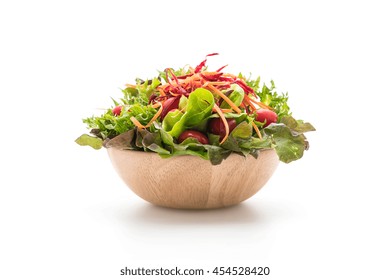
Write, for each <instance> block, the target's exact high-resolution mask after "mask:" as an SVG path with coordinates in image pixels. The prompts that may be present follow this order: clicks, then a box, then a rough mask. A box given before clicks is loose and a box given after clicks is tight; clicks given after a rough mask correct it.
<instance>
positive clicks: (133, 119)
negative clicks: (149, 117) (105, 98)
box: [130, 116, 145, 129]
mask: <svg viewBox="0 0 390 280" xmlns="http://www.w3.org/2000/svg"><path fill="white" fill-rule="evenodd" d="M130 120H131V121H132V122H133V124H134V125H135V126H136V127H138V128H141V129H142V128H145V126H144V125H143V124H142V123H140V122H139V121H138V120H137V119H136V118H135V117H134V116H132V117H131V118H130Z"/></svg>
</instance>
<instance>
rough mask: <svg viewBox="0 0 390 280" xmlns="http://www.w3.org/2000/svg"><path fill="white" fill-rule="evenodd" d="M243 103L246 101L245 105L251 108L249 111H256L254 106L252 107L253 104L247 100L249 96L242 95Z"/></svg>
mask: <svg viewBox="0 0 390 280" xmlns="http://www.w3.org/2000/svg"><path fill="white" fill-rule="evenodd" d="M244 101H246V104H247V105H249V107H251V109H252V110H253V111H256V107H255V105H253V103H251V102H250V98H249V96H248V95H246V94H245V95H244Z"/></svg>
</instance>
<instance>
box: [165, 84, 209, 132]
mask: <svg viewBox="0 0 390 280" xmlns="http://www.w3.org/2000/svg"><path fill="white" fill-rule="evenodd" d="M213 106H214V96H213V95H212V93H211V92H210V91H208V90H206V89H203V88H198V89H196V90H195V91H193V92H192V93H191V94H190V96H189V98H188V104H187V111H186V112H185V113H184V114H183V116H182V117H181V118H180V119H179V121H177V122H176V123H175V124H174V126H173V127H172V129H171V130H168V131H167V132H168V133H169V134H171V135H172V136H173V137H176V138H177V137H179V135H180V134H181V133H182V132H183V131H184V130H186V129H188V128H191V127H194V126H197V125H199V124H201V123H202V122H205V121H207V118H208V117H209V116H210V115H211V111H212V109H213Z"/></svg>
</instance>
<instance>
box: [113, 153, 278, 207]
mask: <svg viewBox="0 0 390 280" xmlns="http://www.w3.org/2000/svg"><path fill="white" fill-rule="evenodd" d="M107 150H108V154H109V157H110V159H111V162H112V164H113V166H114V168H115V169H116V171H117V173H118V174H119V176H120V177H121V178H122V179H123V181H124V182H125V183H126V184H127V186H128V187H129V188H130V189H131V190H132V191H133V192H134V193H136V194H137V195H138V196H140V197H141V198H143V199H144V200H146V201H148V202H150V203H153V204H156V205H160V206H164V207H170V208H181V209H208V208H221V207H226V206H231V205H235V204H238V203H240V202H242V201H244V200H246V199H248V198H249V197H251V196H253V195H254V194H255V193H257V192H258V191H259V190H260V189H261V188H262V187H263V186H264V185H265V183H266V182H267V181H268V180H269V178H270V177H271V176H272V174H273V173H274V171H275V169H276V168H277V166H278V164H279V159H278V156H277V155H276V152H275V151H274V150H272V149H270V150H264V151H262V152H261V153H260V155H259V157H258V158H257V159H255V158H254V157H252V156H248V157H246V158H245V157H243V156H240V155H238V154H231V155H230V156H229V157H228V158H227V159H226V160H224V161H223V162H222V163H221V164H220V165H216V166H213V165H212V164H211V163H210V162H209V161H208V160H204V159H201V158H199V157H196V156H175V157H172V158H168V159H162V158H160V156H158V155H157V154H155V153H147V152H139V151H130V150H120V149H117V148H108V149H107Z"/></svg>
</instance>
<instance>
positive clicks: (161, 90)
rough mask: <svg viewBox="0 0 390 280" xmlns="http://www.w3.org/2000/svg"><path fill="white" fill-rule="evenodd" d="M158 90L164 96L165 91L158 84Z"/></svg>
mask: <svg viewBox="0 0 390 280" xmlns="http://www.w3.org/2000/svg"><path fill="white" fill-rule="evenodd" d="M157 89H158V91H159V92H160V95H161V96H165V91H164V90H163V89H162V88H161V87H160V86H159V87H157Z"/></svg>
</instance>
